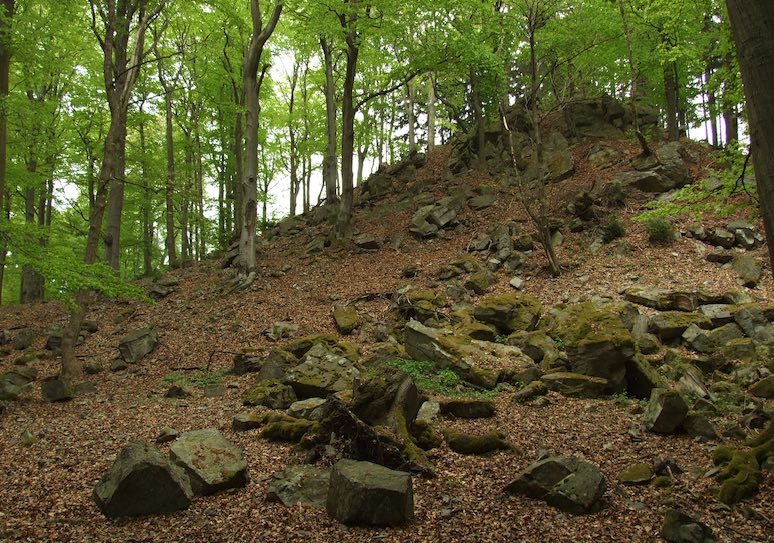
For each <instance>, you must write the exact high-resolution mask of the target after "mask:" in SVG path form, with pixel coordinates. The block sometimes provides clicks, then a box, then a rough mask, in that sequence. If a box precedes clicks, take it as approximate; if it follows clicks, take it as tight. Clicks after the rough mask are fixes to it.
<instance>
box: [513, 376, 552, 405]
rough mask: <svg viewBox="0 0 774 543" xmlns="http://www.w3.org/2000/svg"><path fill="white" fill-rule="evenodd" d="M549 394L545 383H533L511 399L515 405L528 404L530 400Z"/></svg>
mask: <svg viewBox="0 0 774 543" xmlns="http://www.w3.org/2000/svg"><path fill="white" fill-rule="evenodd" d="M547 392H548V387H547V386H546V384H545V383H544V382H543V381H532V382H531V383H530V384H528V385H527V386H525V387H524V388H522V389H519V390H517V391H516V393H515V394H514V395H513V397H512V398H511V401H513V402H515V403H526V402H528V401H530V400H533V399H535V398H537V397H538V396H543V395H545V394H546V393H547Z"/></svg>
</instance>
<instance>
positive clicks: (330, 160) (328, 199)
mask: <svg viewBox="0 0 774 543" xmlns="http://www.w3.org/2000/svg"><path fill="white" fill-rule="evenodd" d="M320 46H321V48H322V52H323V61H324V65H325V134H326V136H327V140H326V141H327V143H326V146H325V159H324V160H323V183H324V184H325V203H326V204H327V205H333V204H335V203H336V202H337V201H338V194H337V192H336V184H337V182H338V178H339V174H338V168H337V164H336V162H337V160H336V146H337V144H338V137H337V133H336V113H337V107H336V81H335V80H334V78H333V51H332V49H333V48H332V45H331V43H330V42H329V41H328V40H327V39H326V38H320Z"/></svg>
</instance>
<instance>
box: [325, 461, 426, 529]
mask: <svg viewBox="0 0 774 543" xmlns="http://www.w3.org/2000/svg"><path fill="white" fill-rule="evenodd" d="M326 510H327V512H328V514H329V515H330V516H331V517H333V518H335V519H336V520H338V521H339V522H342V523H344V524H347V525H365V526H402V525H404V524H407V523H409V522H411V521H412V520H414V493H413V488H412V485H411V475H409V474H408V473H404V472H401V471H394V470H391V469H388V468H385V467H384V466H380V465H377V464H372V463H371V462H357V461H354V460H341V461H339V462H337V463H336V465H335V466H334V467H333V471H332V473H331V480H330V490H329V491H328V497H327V502H326Z"/></svg>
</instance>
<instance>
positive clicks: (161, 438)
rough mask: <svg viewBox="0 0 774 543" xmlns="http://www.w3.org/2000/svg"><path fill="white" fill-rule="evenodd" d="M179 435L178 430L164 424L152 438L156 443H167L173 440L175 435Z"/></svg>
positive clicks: (175, 437)
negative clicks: (154, 437)
mask: <svg viewBox="0 0 774 543" xmlns="http://www.w3.org/2000/svg"><path fill="white" fill-rule="evenodd" d="M179 435H180V432H178V431H177V430H175V429H174V428H171V427H169V426H165V427H164V428H162V429H161V431H160V432H159V435H157V436H156V439H155V440H154V441H155V442H156V443H158V444H161V443H169V442H170V441H174V440H176V439H177V436H179Z"/></svg>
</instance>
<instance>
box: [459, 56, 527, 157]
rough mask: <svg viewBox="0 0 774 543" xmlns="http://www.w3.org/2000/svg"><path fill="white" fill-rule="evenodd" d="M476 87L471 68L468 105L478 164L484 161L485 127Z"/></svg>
mask: <svg viewBox="0 0 774 543" xmlns="http://www.w3.org/2000/svg"><path fill="white" fill-rule="evenodd" d="M478 87H479V83H478V74H477V73H476V70H475V68H471V69H470V105H471V106H472V107H473V116H474V118H475V121H476V147H477V149H476V154H477V156H478V161H479V163H482V162H483V161H484V147H485V146H486V126H485V122H484V110H483V108H482V107H481V93H480V92H479V88H478ZM533 99H534V98H533Z"/></svg>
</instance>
